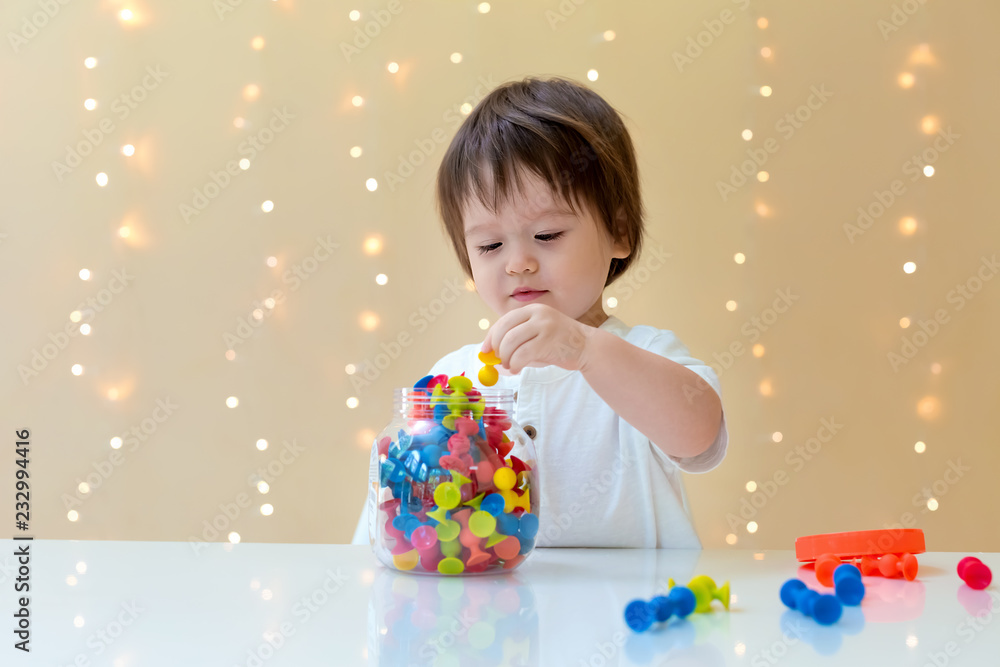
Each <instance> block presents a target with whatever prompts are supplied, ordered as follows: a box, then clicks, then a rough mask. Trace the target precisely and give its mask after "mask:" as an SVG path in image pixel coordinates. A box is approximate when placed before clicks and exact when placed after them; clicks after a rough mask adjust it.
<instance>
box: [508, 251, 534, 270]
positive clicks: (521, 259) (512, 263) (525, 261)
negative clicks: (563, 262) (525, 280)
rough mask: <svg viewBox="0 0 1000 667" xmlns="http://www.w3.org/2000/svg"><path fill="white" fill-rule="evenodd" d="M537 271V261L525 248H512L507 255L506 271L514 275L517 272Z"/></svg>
mask: <svg viewBox="0 0 1000 667" xmlns="http://www.w3.org/2000/svg"><path fill="white" fill-rule="evenodd" d="M536 271H538V262H537V261H535V257H534V255H533V254H532V253H531V252H530V251H528V249H527V248H514V249H512V251H511V252H510V253H509V254H508V255H507V273H508V274H509V275H515V274H518V273H535V272H536Z"/></svg>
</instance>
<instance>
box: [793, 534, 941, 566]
mask: <svg viewBox="0 0 1000 667" xmlns="http://www.w3.org/2000/svg"><path fill="white" fill-rule="evenodd" d="M925 550H926V549H925V548H924V531H922V530H920V529H919V528H900V529H893V530H858V531H852V532H848V533H826V534H824V535H809V536H806V537H799V538H796V540H795V558H796V559H798V560H799V561H800V562H803V563H806V562H810V561H815V560H817V559H818V558H819V557H820V556H823V555H825V554H831V555H833V556H836V557H838V558H840V559H855V558H860V557H862V556H881V555H883V554H906V553H908V554H922V553H924V551H925ZM817 565H818V563H817ZM904 567H905V564H904ZM834 568H836V565H834Z"/></svg>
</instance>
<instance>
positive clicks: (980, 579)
mask: <svg viewBox="0 0 1000 667" xmlns="http://www.w3.org/2000/svg"><path fill="white" fill-rule="evenodd" d="M958 576H959V578H960V579H961V580H962V581H964V582H965V584H966V585H967V586H968V587H969V588H974V589H976V590H977V591H981V590H983V589H984V588H986V587H987V586H989V585H990V582H991V581H993V572H991V571H990V568H989V567H988V566H987V565H986V564H985V563H983V561H981V560H979V559H978V558H976V557H975V556H966V557H965V558H963V559H962V560H960V561H958Z"/></svg>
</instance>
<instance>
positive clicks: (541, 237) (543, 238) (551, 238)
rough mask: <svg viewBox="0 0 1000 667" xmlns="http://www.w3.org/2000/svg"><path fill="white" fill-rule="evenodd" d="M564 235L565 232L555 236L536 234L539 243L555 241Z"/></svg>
mask: <svg viewBox="0 0 1000 667" xmlns="http://www.w3.org/2000/svg"><path fill="white" fill-rule="evenodd" d="M562 235H563V232H555V233H554V234H535V238H536V239H538V240H539V241H555V240H556V239H557V238H559V237H560V236H562Z"/></svg>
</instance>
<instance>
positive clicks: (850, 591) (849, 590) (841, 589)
mask: <svg viewBox="0 0 1000 667" xmlns="http://www.w3.org/2000/svg"><path fill="white" fill-rule="evenodd" d="M841 567H843V565H842V566H841ZM852 567H853V566H852ZM834 591H835V593H836V596H837V599H838V600H840V602H841V604H845V605H848V606H850V607H856V606H858V605H859V604H861V601H862V600H864V599H865V585H864V584H863V583H861V574H860V573H858V576H857V577H853V576H849V577H841V578H840V579H838V580H837V581H836V582H835V583H834Z"/></svg>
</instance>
